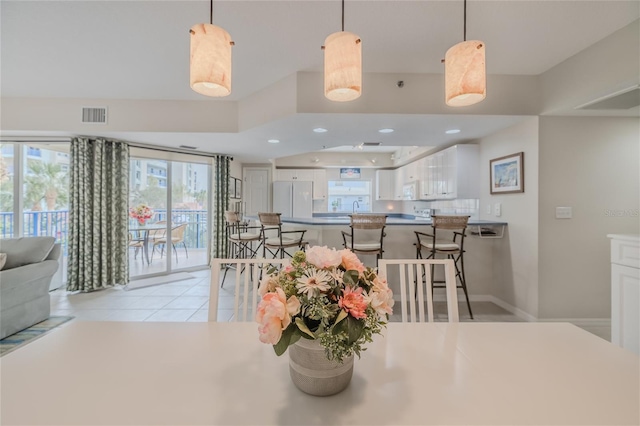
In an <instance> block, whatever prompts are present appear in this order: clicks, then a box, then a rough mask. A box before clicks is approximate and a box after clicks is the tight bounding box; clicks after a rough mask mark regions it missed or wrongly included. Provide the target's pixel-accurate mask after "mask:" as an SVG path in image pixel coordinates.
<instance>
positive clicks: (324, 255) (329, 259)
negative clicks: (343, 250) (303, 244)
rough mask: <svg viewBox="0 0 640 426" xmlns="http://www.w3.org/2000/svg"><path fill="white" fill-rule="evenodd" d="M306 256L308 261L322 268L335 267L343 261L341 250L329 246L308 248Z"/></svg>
mask: <svg viewBox="0 0 640 426" xmlns="http://www.w3.org/2000/svg"><path fill="white" fill-rule="evenodd" d="M306 258H307V262H309V263H310V264H312V265H313V266H315V267H316V268H320V269H325V268H335V267H338V266H340V263H342V255H341V254H340V252H339V251H337V250H335V249H330V248H328V247H327V246H313V247H311V248H309V249H307V253H306Z"/></svg>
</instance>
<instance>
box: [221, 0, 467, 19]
mask: <svg viewBox="0 0 640 426" xmlns="http://www.w3.org/2000/svg"><path fill="white" fill-rule="evenodd" d="M464 1H465V2H466V1H467V0H464ZM209 23H210V24H211V25H213V0H209Z"/></svg>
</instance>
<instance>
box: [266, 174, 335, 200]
mask: <svg viewBox="0 0 640 426" xmlns="http://www.w3.org/2000/svg"><path fill="white" fill-rule="evenodd" d="M275 180H276V181H285V182H301V181H305V182H313V196H312V198H313V199H314V200H326V199H327V171H326V170H325V169H276V179H275Z"/></svg>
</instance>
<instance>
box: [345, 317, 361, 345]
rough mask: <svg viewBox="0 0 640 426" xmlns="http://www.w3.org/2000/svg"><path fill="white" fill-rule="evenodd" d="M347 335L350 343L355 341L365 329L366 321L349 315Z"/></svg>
mask: <svg viewBox="0 0 640 426" xmlns="http://www.w3.org/2000/svg"><path fill="white" fill-rule="evenodd" d="M346 322H347V335H348V336H349V344H353V343H355V342H356V341H357V340H358V339H359V338H360V336H361V335H362V331H363V330H364V321H361V320H358V319H355V318H354V317H351V316H350V317H347V321H346Z"/></svg>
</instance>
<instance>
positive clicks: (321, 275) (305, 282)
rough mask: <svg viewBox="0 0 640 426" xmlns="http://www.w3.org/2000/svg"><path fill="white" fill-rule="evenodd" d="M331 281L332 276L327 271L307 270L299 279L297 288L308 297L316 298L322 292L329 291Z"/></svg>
mask: <svg viewBox="0 0 640 426" xmlns="http://www.w3.org/2000/svg"><path fill="white" fill-rule="evenodd" d="M330 279H331V275H329V273H328V272H327V271H316V270H313V269H307V270H306V271H305V272H304V275H303V276H302V277H300V278H298V282H297V283H296V288H297V289H298V291H300V292H301V293H304V294H306V295H307V296H314V295H316V294H318V293H319V292H321V291H327V290H329V289H330V288H331V287H330V285H329V280H330Z"/></svg>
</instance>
